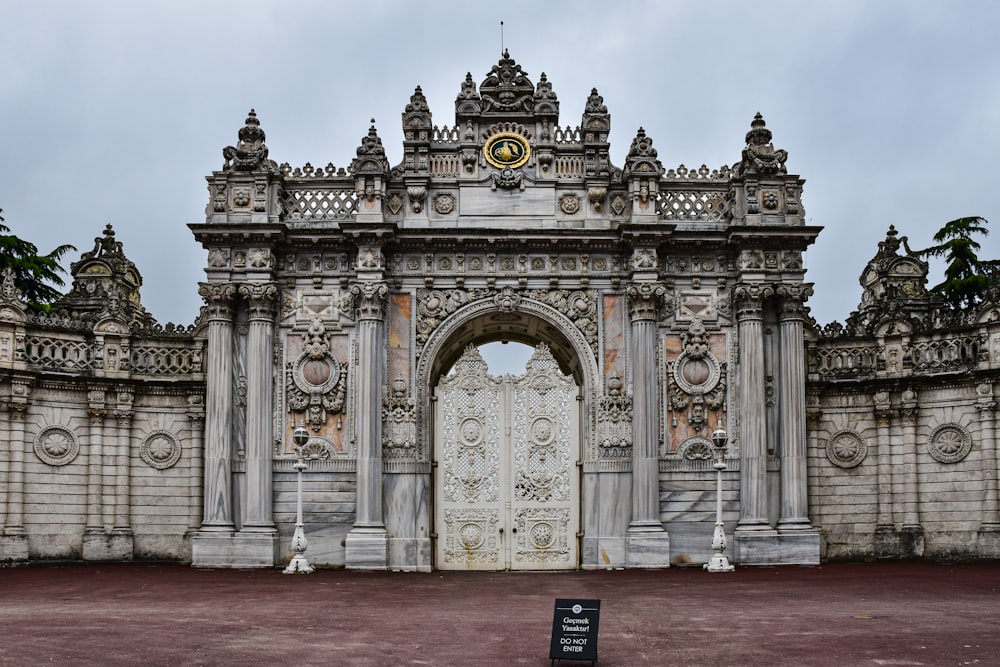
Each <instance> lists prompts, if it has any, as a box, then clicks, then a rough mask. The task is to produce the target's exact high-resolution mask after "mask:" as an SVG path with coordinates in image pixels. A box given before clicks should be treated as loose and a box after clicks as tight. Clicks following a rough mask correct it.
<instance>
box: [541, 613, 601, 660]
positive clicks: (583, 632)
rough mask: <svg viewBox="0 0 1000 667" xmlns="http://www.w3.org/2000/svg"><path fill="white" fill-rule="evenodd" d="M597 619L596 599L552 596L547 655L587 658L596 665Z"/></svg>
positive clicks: (598, 616)
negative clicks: (550, 634) (550, 626)
mask: <svg viewBox="0 0 1000 667" xmlns="http://www.w3.org/2000/svg"><path fill="white" fill-rule="evenodd" d="M600 620H601V601H600V600H564V599H559V598H557V599H556V607H555V612H554V613H553V615H552V643H551V644H550V645H549V658H551V660H552V664H553V665H555V664H556V660H589V661H590V662H591V665H596V664H597V626H598V624H599V623H600Z"/></svg>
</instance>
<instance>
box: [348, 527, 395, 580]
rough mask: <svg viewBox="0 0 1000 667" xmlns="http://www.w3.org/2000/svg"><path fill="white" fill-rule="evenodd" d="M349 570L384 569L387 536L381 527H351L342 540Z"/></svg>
mask: <svg viewBox="0 0 1000 667" xmlns="http://www.w3.org/2000/svg"><path fill="white" fill-rule="evenodd" d="M344 548H345V558H346V562H345V566H346V567H347V568H348V569H349V570H385V569H387V568H388V564H389V536H388V533H386V531H385V529H383V528H352V529H351V532H349V533H347V538H346V540H345V542H344Z"/></svg>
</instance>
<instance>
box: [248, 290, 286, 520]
mask: <svg viewBox="0 0 1000 667" xmlns="http://www.w3.org/2000/svg"><path fill="white" fill-rule="evenodd" d="M239 293H240V296H242V297H243V298H244V299H246V301H247V311H248V314H249V317H248V324H249V326H248V331H247V354H246V365H247V397H246V400H247V411H246V415H247V418H246V419H247V421H246V436H247V437H246V464H247V465H246V501H245V508H244V514H243V516H244V522H243V530H249V531H265V532H269V531H273V530H274V512H273V508H272V502H271V499H272V489H271V459H272V454H271V450H272V442H273V436H272V432H271V428H272V419H273V415H274V408H273V396H274V380H273V375H272V368H271V359H272V358H273V356H274V355H273V347H274V305H275V299H276V297H277V294H278V288H277V286H276V285H275V284H274V283H269V282H266V283H248V284H244V285H240V286H239Z"/></svg>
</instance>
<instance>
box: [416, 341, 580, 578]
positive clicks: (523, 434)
mask: <svg viewBox="0 0 1000 667" xmlns="http://www.w3.org/2000/svg"><path fill="white" fill-rule="evenodd" d="M578 394H579V391H578V389H577V387H576V385H575V384H574V382H573V379H572V378H571V377H569V376H565V375H562V374H561V373H560V372H559V366H558V364H557V363H556V361H555V359H554V358H553V357H552V354H551V352H550V351H549V349H548V347H547V346H545V345H544V344H541V345H539V346H538V347H537V348H536V349H535V353H534V355H533V356H532V357H531V360H530V361H528V364H527V368H526V369H525V373H524V375H521V376H519V377H512V376H509V375H505V376H503V377H501V378H495V377H493V376H491V375H489V373H488V368H487V365H486V363H485V362H484V361H483V359H482V357H481V356H480V355H479V351H478V350H477V349H476V348H474V347H471V346H470V347H469V348H468V349H466V351H465V353H464V354H463V355H462V357H461V359H459V361H458V363H457V364H456V366H455V370H454V372H453V373H452V374H451V375H449V376H447V377H445V378H443V379H442V380H441V382H440V383H439V384H438V386H437V390H436V392H435V396H436V398H437V408H436V418H435V425H436V426H435V440H434V442H435V459H436V460H437V464H438V467H437V477H436V483H435V521H436V532H437V545H436V559H437V567H438V569H441V570H508V569H509V570H560V569H574V568H576V567H577V564H578V547H577V538H576V533H577V530H578V525H579V475H578V473H577V466H576V462H577V456H578V455H577V452H578V451H579V407H578V403H577V396H578Z"/></svg>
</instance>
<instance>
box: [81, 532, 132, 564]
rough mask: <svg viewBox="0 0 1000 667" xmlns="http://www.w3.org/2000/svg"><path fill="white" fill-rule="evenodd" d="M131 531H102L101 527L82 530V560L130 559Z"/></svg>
mask: <svg viewBox="0 0 1000 667" xmlns="http://www.w3.org/2000/svg"><path fill="white" fill-rule="evenodd" d="M133 543H134V541H133V538H132V531H129V530H115V531H112V532H111V533H106V532H104V530H103V529H101V528H88V529H86V530H85V531H83V552H82V555H83V560H92V561H128V560H132V547H133Z"/></svg>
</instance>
